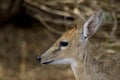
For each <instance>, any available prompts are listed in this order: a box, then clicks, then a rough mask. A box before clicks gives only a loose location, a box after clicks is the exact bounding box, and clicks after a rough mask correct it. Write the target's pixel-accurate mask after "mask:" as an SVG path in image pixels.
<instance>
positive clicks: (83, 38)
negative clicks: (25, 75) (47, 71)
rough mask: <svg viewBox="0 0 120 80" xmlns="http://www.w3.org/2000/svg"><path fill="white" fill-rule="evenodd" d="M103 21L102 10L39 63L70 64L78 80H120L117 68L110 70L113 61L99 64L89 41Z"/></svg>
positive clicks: (56, 44)
mask: <svg viewBox="0 0 120 80" xmlns="http://www.w3.org/2000/svg"><path fill="white" fill-rule="evenodd" d="M102 20H103V11H102V10H100V11H98V12H97V13H95V14H93V15H92V16H91V17H90V18H89V19H88V20H87V21H86V22H85V24H84V25H83V27H82V28H81V29H79V28H77V27H74V28H73V29H71V30H69V31H67V32H65V33H64V34H63V35H62V36H61V37H60V38H59V39H58V40H57V41H56V42H55V43H54V44H53V46H51V48H50V49H48V50H47V51H46V52H45V53H44V54H43V55H41V56H39V57H38V61H39V62H40V63H41V64H46V65H50V64H70V66H71V69H72V71H73V73H74V75H75V78H76V80H120V77H119V75H120V73H119V74H118V75H115V74H116V73H117V72H118V71H117V70H116V69H115V67H114V68H109V66H110V65H111V64H112V63H113V61H109V62H99V60H97V59H96V58H95V57H94V56H93V54H92V49H91V47H90V44H89V41H88V40H89V38H90V37H91V36H92V35H93V34H94V33H95V32H96V30H97V29H98V28H99V26H100V25H101V23H102ZM101 36H102V35H101ZM106 63H107V64H106ZM105 69H106V70H105ZM119 70H120V69H119ZM119 72H120V71H119ZM113 73H115V74H113Z"/></svg>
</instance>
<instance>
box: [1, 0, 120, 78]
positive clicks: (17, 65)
mask: <svg viewBox="0 0 120 80" xmlns="http://www.w3.org/2000/svg"><path fill="white" fill-rule="evenodd" d="M100 9H103V11H104V16H105V17H104V22H103V24H102V25H101V27H100V29H99V30H98V31H97V32H96V34H95V35H94V36H92V38H91V39H90V42H91V43H92V44H93V45H92V47H93V49H94V54H95V56H99V57H98V58H99V60H103V61H104V60H109V59H111V58H112V56H113V55H115V54H118V55H119V54H120V1H119V0H1V1H0V80H74V76H73V73H72V71H71V69H70V68H69V66H43V65H41V64H39V63H38V62H37V60H36V58H37V56H38V55H41V54H42V53H44V52H45V51H46V50H47V49H48V48H49V47H50V46H51V45H52V44H53V43H54V42H55V41H56V40H57V39H58V38H59V37H60V36H61V35H62V34H63V33H64V32H65V31H67V30H69V29H71V28H73V27H74V23H76V24H77V25H78V26H81V27H82V25H83V23H84V22H85V21H86V19H88V17H89V16H90V15H92V14H93V13H95V12H96V11H98V10H100Z"/></svg>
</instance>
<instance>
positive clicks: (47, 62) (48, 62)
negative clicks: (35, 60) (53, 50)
mask: <svg viewBox="0 0 120 80" xmlns="http://www.w3.org/2000/svg"><path fill="white" fill-rule="evenodd" d="M53 61H54V60H50V61H46V62H43V63H42V64H45V65H47V64H50V63H52V62H53Z"/></svg>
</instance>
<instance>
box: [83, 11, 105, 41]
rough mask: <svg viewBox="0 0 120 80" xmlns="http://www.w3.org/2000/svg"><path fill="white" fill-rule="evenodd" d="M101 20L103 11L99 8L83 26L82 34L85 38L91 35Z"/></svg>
mask: <svg viewBox="0 0 120 80" xmlns="http://www.w3.org/2000/svg"><path fill="white" fill-rule="evenodd" d="M102 20H103V12H102V10H100V11H99V12H97V13H95V14H94V15H92V16H91V17H90V18H89V19H88V20H87V21H86V22H85V24H84V26H83V36H84V37H85V38H86V39H87V38H89V37H90V36H91V35H93V34H94V33H95V32H96V31H97V29H98V28H99V26H100V24H101V23H102Z"/></svg>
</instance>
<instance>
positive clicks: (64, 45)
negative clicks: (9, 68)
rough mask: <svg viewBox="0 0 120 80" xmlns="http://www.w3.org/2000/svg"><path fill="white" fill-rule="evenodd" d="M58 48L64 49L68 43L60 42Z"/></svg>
mask: <svg viewBox="0 0 120 80" xmlns="http://www.w3.org/2000/svg"><path fill="white" fill-rule="evenodd" d="M59 46H60V47H66V46H68V42H67V41H61V42H60V44H59Z"/></svg>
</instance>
